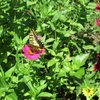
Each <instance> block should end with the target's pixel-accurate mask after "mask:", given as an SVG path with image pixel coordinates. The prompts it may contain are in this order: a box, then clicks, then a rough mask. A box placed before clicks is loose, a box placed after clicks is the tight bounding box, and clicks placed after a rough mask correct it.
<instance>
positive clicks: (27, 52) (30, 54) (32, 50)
mask: <svg viewBox="0 0 100 100" xmlns="http://www.w3.org/2000/svg"><path fill="white" fill-rule="evenodd" d="M23 52H24V56H25V57H26V58H27V59H30V60H32V59H34V60H36V59H38V58H39V57H40V55H41V54H44V53H46V50H45V49H40V48H37V49H36V47H34V46H33V47H30V46H29V45H28V44H27V45H25V46H24V47H23Z"/></svg>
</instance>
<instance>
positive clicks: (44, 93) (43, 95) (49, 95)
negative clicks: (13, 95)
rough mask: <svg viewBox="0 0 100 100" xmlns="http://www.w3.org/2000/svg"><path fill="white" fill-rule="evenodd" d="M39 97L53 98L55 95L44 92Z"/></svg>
mask: <svg viewBox="0 0 100 100" xmlns="http://www.w3.org/2000/svg"><path fill="white" fill-rule="evenodd" d="M38 97H53V95H52V94H51V93H48V92H42V93H40V94H39V95H38Z"/></svg>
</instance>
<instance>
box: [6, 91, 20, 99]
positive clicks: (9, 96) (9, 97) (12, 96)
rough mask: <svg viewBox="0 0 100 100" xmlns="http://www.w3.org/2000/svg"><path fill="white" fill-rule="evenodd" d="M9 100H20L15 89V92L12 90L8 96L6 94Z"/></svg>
mask: <svg viewBox="0 0 100 100" xmlns="http://www.w3.org/2000/svg"><path fill="white" fill-rule="evenodd" d="M6 99H7V100H18V97H17V95H16V93H15V91H14V90H13V92H10V93H9V94H8V95H7V96H6Z"/></svg>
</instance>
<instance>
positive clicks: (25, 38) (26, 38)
mask: <svg viewBox="0 0 100 100" xmlns="http://www.w3.org/2000/svg"><path fill="white" fill-rule="evenodd" d="M28 39H29V35H27V36H26V37H24V39H23V44H26V43H27V41H28Z"/></svg>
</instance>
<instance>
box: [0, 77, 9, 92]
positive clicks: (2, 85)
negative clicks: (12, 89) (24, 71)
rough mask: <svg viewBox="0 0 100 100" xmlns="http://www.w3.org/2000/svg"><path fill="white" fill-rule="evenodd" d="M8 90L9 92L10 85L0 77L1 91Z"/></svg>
mask: <svg viewBox="0 0 100 100" xmlns="http://www.w3.org/2000/svg"><path fill="white" fill-rule="evenodd" d="M6 90H8V84H7V83H6V81H5V80H4V79H3V78H2V77H0V91H6Z"/></svg>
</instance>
